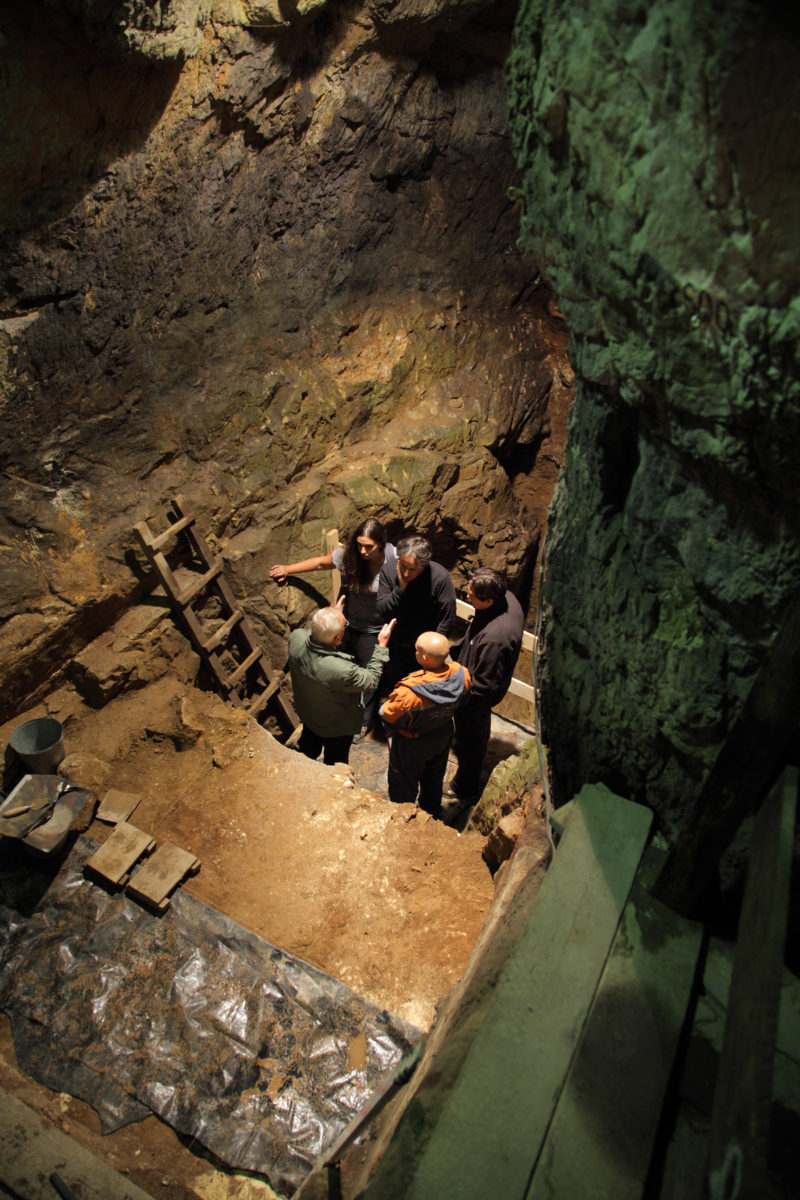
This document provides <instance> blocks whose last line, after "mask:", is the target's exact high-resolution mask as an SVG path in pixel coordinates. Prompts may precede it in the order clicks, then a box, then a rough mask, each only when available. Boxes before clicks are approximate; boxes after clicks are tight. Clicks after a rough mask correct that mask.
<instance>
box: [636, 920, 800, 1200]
mask: <svg viewBox="0 0 800 1200" xmlns="http://www.w3.org/2000/svg"><path fill="white" fill-rule="evenodd" d="M735 961H736V946H735V945H734V944H733V943H732V942H726V941H722V940H720V939H719V938H711V939H710V940H709V946H708V954H707V956H706V961H705V969H704V972H703V983H702V989H701V991H700V995H699V996H698V999H697V1007H696V1011H695V1018H694V1024H693V1026H692V1031H691V1038H690V1040H689V1045H688V1052H687V1056H686V1059H685V1062H684V1067H683V1072H682V1077H681V1080H680V1083H679V1087H678V1095H677V1100H678V1112H677V1116H676V1125H675V1130H674V1133H673V1135H672V1139H671V1141H670V1145H669V1147H668V1150H667V1153H666V1157H665V1162H664V1170H663V1173H662V1180H661V1184H660V1190H659V1193H658V1196H659V1200H687V1197H692V1198H694V1197H704V1196H706V1195H707V1194H708V1190H707V1181H706V1175H707V1167H708V1142H709V1129H710V1124H711V1110H712V1107H713V1098H712V1095H711V1088H712V1086H713V1082H714V1073H715V1068H714V1064H715V1063H716V1062H717V1061H718V1055H720V1054H721V1053H722V1045H723V1041H724V1038H725V1024H726V1016H727V1006H728V997H729V995H730V987H731V979H732V977H733V968H734V963H735ZM774 1067H775V1069H774V1075H773V1084H772V1101H773V1108H772V1114H771V1131H770V1134H771V1139H772V1138H774V1139H775V1140H774V1142H773V1141H772V1140H771V1142H770V1144H771V1147H773V1149H774V1148H776V1147H780V1146H781V1143H783V1145H784V1147H785V1148H784V1150H783V1155H784V1159H785V1156H786V1155H787V1154H791V1146H792V1143H791V1142H787V1140H786V1124H785V1122H786V1118H787V1116H788V1114H792V1117H791V1119H792V1121H793V1122H796V1116H797V1114H800V980H798V978H797V976H796V975H794V974H793V973H792V971H790V970H789V968H788V967H784V968H783V970H782V973H781V989H780V1009H779V1018H778V1032H777V1037H776V1041H775V1062H774ZM771 1165H773V1164H771ZM792 1176H796V1171H792ZM783 1194H784V1195H785V1194H786V1193H785V1192H784V1193H783ZM743 1195H744V1194H743V1193H740V1200H743ZM767 1195H772V1193H771V1192H766V1191H765V1192H764V1194H763V1196H762V1195H760V1196H758V1197H757V1200H765V1197H766V1196H767Z"/></svg>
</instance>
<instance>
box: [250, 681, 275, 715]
mask: <svg viewBox="0 0 800 1200" xmlns="http://www.w3.org/2000/svg"><path fill="white" fill-rule="evenodd" d="M280 686H281V684H280V680H279V679H273V681H272V683H271V684H270V685H269V687H268V688H265V689H264V691H263V692H262V693H261V695H260V696H257V697H256V698H255V700H254V701H253V703H252V704H251V705H250V707H249V708H248V710H247V711H248V712H249V714H250V716H251V717H254V716H255V715H256V713H260V712H261V710H262V708H265V707H266V706H267V704H269V702H270V700H271V699H272V697H273V696H274V695H275V693H276V692H277V690H278V688H279V687H280Z"/></svg>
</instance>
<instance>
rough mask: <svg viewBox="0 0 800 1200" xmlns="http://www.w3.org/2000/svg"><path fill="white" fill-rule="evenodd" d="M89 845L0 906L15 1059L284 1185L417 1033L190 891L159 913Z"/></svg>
mask: <svg viewBox="0 0 800 1200" xmlns="http://www.w3.org/2000/svg"><path fill="white" fill-rule="evenodd" d="M96 848H97V847H96V845H95V844H93V843H92V842H91V841H89V840H88V839H86V838H82V839H80V840H79V841H78V842H77V843H76V845H75V847H74V848H73V851H72V852H71V854H70V856H69V858H68V859H67V861H66V863H65V864H64V867H63V868H62V870H61V871H60V872H59V874H58V876H57V877H56V879H55V881H54V883H53V884H52V885H51V887H50V888H49V889H48V891H47V893H46V895H45V896H44V898H43V900H42V902H41V904H40V905H39V907H38V908H37V910H36V912H34V913H33V915H32V916H31V917H29V918H27V919H22V918H18V917H16V916H15V915H13V914H11V913H9V912H8V911H6V912H5V913H4V914H3V918H4V920H3V924H5V926H6V928H5V937H4V938H3V941H4V943H5V947H4V950H3V954H2V960H1V963H0V1005H2V1007H3V1009H4V1010H5V1011H6V1012H7V1013H8V1014H9V1017H10V1019H11V1023H12V1029H13V1034H14V1045H15V1049H16V1052H17V1056H18V1058H19V1061H20V1064H21V1065H22V1066H23V1067H24V1068H25V1070H26V1071H28V1073H29V1074H31V1075H32V1076H33V1077H34V1078H35V1079H38V1080H39V1081H40V1082H42V1083H44V1084H46V1085H47V1086H49V1087H51V1088H53V1089H55V1090H57V1091H65V1092H69V1093H70V1094H72V1095H74V1096H77V1097H79V1098H80V1099H82V1100H85V1101H87V1102H88V1103H89V1104H91V1105H92V1107H93V1108H95V1109H96V1111H97V1112H98V1114H99V1115H100V1118H101V1121H102V1124H103V1129H104V1131H110V1130H112V1129H116V1128H119V1127H120V1126H121V1125H124V1124H127V1123H128V1122H130V1121H136V1120H140V1119H142V1118H143V1117H145V1116H147V1115H149V1114H150V1113H151V1112H152V1113H155V1114H157V1115H158V1116H159V1117H161V1118H162V1119H163V1120H164V1121H166V1122H168V1123H169V1124H170V1125H171V1126H172V1127H173V1128H174V1129H175V1130H177V1131H178V1132H179V1133H182V1134H187V1135H190V1136H192V1137H194V1138H196V1139H197V1140H198V1141H199V1142H200V1143H202V1145H204V1146H205V1147H206V1148H207V1149H208V1150H210V1151H211V1152H212V1153H213V1154H214V1155H216V1156H217V1158H219V1159H220V1160H221V1161H222V1162H224V1163H226V1164H228V1165H229V1166H231V1167H234V1168H237V1169H240V1170H247V1171H254V1172H257V1173H259V1174H262V1175H264V1176H266V1178H267V1179H268V1181H269V1183H270V1185H271V1186H272V1187H273V1188H274V1189H275V1190H276V1191H278V1192H280V1193H282V1194H285V1195H287V1194H290V1193H291V1192H293V1191H294V1190H295V1189H296V1188H297V1187H298V1186H299V1185H300V1183H302V1181H303V1179H304V1178H305V1176H306V1175H307V1174H308V1172H309V1170H310V1169H311V1167H312V1166H313V1165H314V1164H315V1162H316V1161H317V1159H318V1158H319V1157H320V1156H321V1155H322V1154H323V1153H324V1151H325V1149H326V1147H327V1146H330V1145H331V1144H332V1143H333V1142H334V1141H335V1140H336V1139H337V1137H338V1136H339V1135H340V1134H341V1132H342V1130H343V1129H344V1128H345V1126H346V1125H348V1124H349V1123H350V1121H351V1120H352V1118H353V1117H354V1116H355V1115H356V1114H357V1113H358V1112H359V1111H361V1110H362V1109H363V1108H364V1107H365V1105H366V1104H367V1102H368V1101H369V1099H370V1097H371V1096H372V1094H373V1093H374V1092H375V1091H376V1090H377V1088H378V1087H379V1085H380V1083H381V1081H382V1079H383V1077H384V1076H385V1075H386V1073H387V1072H389V1071H390V1070H391V1069H392V1068H393V1067H395V1066H396V1065H397V1064H398V1062H399V1061H400V1059H401V1058H403V1057H404V1056H405V1055H406V1054H407V1053H408V1052H409V1050H410V1049H411V1047H412V1046H413V1045H414V1043H415V1042H417V1041H419V1039H420V1038H421V1036H422V1035H421V1032H420V1031H419V1030H417V1029H415V1028H413V1027H412V1026H409V1025H407V1024H406V1023H404V1022H402V1021H400V1020H399V1019H397V1018H395V1017H392V1016H390V1015H389V1014H388V1013H387V1012H385V1011H384V1012H382V1011H380V1010H379V1009H378V1008H376V1007H375V1006H374V1005H371V1004H369V1003H368V1002H367V1001H366V1000H364V999H363V998H362V997H360V996H357V995H355V994H354V993H353V992H351V991H349V989H348V988H346V987H345V986H344V985H343V984H341V983H339V982H337V981H336V980H334V979H331V978H330V977H329V976H327V975H325V974H324V973H323V972H322V971H319V970H317V969H315V968H314V967H312V966H310V965H309V964H307V963H304V962H302V961H301V960H299V959H296V958H293V957H292V956H291V955H289V954H285V953H284V952H283V951H281V950H279V949H277V948H276V947H275V946H271V945H270V944H269V943H268V942H265V941H263V940H262V939H261V938H258V937H256V936H255V935H254V934H252V933H250V932H249V931H248V930H246V929H243V928H242V927H241V926H239V925H237V924H235V922H233V921H231V920H229V919H228V918H227V917H225V916H224V915H223V914H221V913H219V912H216V911H215V910H214V909H211V908H209V907H208V906H206V905H204V904H201V903H200V902H199V901H197V900H194V899H192V897H190V896H188V895H186V894H185V893H184V892H180V891H179V892H178V893H176V894H175V895H174V896H173V898H172V902H171V905H170V907H169V908H168V909H167V911H166V912H165V913H164V914H163V916H154V915H153V914H152V913H151V912H150V911H148V910H146V909H143V908H142V907H141V906H140V905H138V904H137V903H135V902H134V901H132V900H130V899H128V898H127V897H126V896H125V895H124V894H122V893H110V892H108V891H107V890H106V889H105V888H103V887H101V886H100V885H98V884H95V883H93V882H91V881H89V880H88V879H87V878H85V877H84V875H83V873H82V867H83V862H84V861H85V859H86V858H87V857H88V856H89V854H91V853H92V852H93V851H94V850H95V849H96ZM365 1050H366V1053H364V1051H365Z"/></svg>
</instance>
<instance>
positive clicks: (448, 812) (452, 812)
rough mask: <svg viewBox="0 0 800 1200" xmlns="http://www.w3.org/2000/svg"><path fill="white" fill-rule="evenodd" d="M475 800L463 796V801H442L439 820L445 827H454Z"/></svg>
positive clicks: (471, 797) (473, 797) (472, 797)
mask: <svg viewBox="0 0 800 1200" xmlns="http://www.w3.org/2000/svg"><path fill="white" fill-rule="evenodd" d="M476 798H477V797H475V796H465V797H464V798H463V799H458V800H450V801H447V800H442V811H441V815H440V817H439V819H440V820H441V821H443V822H444V824H445V825H455V824H456V822H457V821H458V820H459V819H460V818H461V817H463V815H464V813H466V812H468V811H469V809H470V808H472V806H473V804H474V803H475V800H476Z"/></svg>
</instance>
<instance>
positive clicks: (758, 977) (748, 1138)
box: [708, 767, 798, 1196]
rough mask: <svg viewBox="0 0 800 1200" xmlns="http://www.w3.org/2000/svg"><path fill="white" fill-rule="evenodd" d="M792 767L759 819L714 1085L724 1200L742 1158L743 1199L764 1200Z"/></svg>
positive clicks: (714, 1138)
mask: <svg viewBox="0 0 800 1200" xmlns="http://www.w3.org/2000/svg"><path fill="white" fill-rule="evenodd" d="M797 782H798V772H797V768H796V767H787V769H786V770H785V771H784V772H783V774H782V775H781V777H780V779H779V780H778V782H777V783H776V784H775V786H774V787H773V788H772V790H771V791H770V793H769V795H768V797H767V799H766V801H765V802H764V804H763V805H762V806H761V808H760V810H759V812H758V813H757V814H756V819H755V822H754V824H753V833H752V838H751V843H750V856H749V860H748V864H747V880H746V883H745V890H744V896H743V899H742V908H741V913H740V915H739V928H738V933H737V943H738V944H737V948H736V961H735V963H734V968H733V979H732V981H731V988H730V993H729V996H728V1016H727V1020H726V1022H725V1039H724V1042H723V1047H722V1055H721V1056H720V1060H719V1064H718V1067H717V1077H716V1083H715V1085H714V1107H713V1110H712V1119H711V1135H710V1141H709V1178H708V1187H709V1194H710V1195H714V1194H715V1191H717V1190H718V1191H719V1194H720V1195H721V1194H723V1192H724V1190H725V1189H724V1188H723V1187H722V1185H721V1181H722V1180H724V1179H725V1178H726V1174H727V1167H728V1164H729V1162H730V1161H731V1158H732V1156H734V1155H735V1156H737V1157H738V1161H739V1167H738V1169H739V1173H740V1178H741V1181H742V1183H741V1187H742V1192H741V1194H742V1195H743V1196H756V1195H766V1194H767V1191H768V1185H767V1178H768V1171H767V1157H768V1156H767V1147H768V1140H769V1120H770V1105H771V1101H772V1076H773V1064H774V1061H775V1038H776V1034H777V1030H778V1013H779V1009H780V996H781V977H782V973H783V959H784V946H785V942H786V925H787V913H788V905H789V887H790V882H791V874H792V854H793V849H794V830H795V811H796V808H797Z"/></svg>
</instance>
